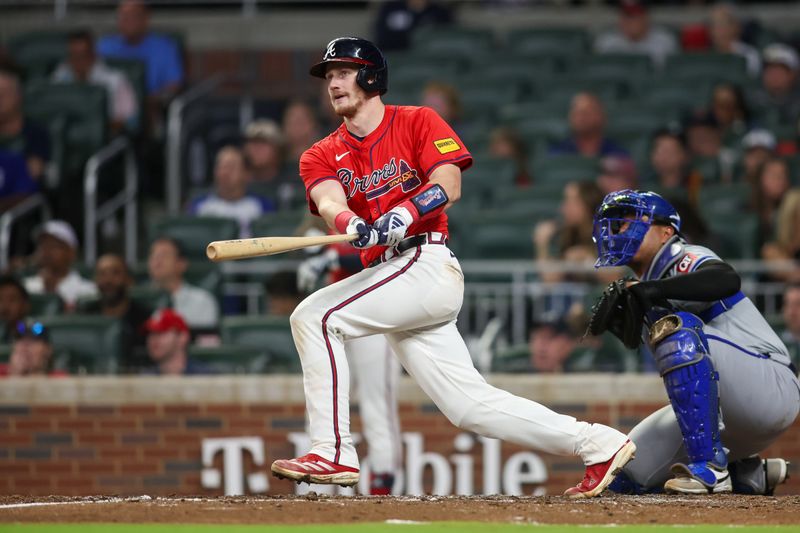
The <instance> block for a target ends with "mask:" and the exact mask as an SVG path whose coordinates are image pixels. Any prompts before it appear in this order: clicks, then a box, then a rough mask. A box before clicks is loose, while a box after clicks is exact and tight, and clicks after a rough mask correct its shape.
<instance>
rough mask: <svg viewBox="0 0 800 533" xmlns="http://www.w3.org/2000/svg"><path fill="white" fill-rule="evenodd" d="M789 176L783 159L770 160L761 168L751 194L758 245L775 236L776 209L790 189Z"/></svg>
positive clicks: (786, 164)
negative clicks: (756, 225)
mask: <svg viewBox="0 0 800 533" xmlns="http://www.w3.org/2000/svg"><path fill="white" fill-rule="evenodd" d="M789 175H790V174H789V165H788V163H787V162H786V160H785V159H780V158H772V159H770V160H769V161H767V162H766V163H764V164H763V165H762V167H761V172H759V175H758V181H757V182H756V184H755V186H754V187H753V192H752V194H751V199H752V205H751V209H752V211H754V212H755V213H756V214H757V215H758V225H759V231H758V234H759V244H764V243H766V242H769V241H771V240H773V238H774V236H775V234H776V229H777V225H776V223H777V216H778V209H779V207H780V205H781V201H782V200H783V197H784V195H785V194H786V193H787V192H788V191H789V188H790V187H791V181H790V180H789ZM794 230H795V231H796V228H795V229H794Z"/></svg>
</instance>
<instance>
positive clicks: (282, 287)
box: [264, 270, 306, 316]
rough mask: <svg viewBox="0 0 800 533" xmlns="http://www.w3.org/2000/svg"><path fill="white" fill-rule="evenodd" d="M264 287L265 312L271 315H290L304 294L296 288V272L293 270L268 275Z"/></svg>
mask: <svg viewBox="0 0 800 533" xmlns="http://www.w3.org/2000/svg"><path fill="white" fill-rule="evenodd" d="M264 289H265V291H266V294H267V314H268V315H272V316H289V315H291V314H292V311H294V308H295V307H297V305H298V304H299V303H300V302H301V301H303V298H305V296H306V295H305V294H303V293H301V292H300V290H299V289H298V288H297V272H295V271H293V270H282V271H280V272H275V273H274V274H272V275H270V276H269V277H268V278H267V281H266V283H264Z"/></svg>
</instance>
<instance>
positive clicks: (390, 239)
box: [372, 207, 414, 246]
mask: <svg viewBox="0 0 800 533" xmlns="http://www.w3.org/2000/svg"><path fill="white" fill-rule="evenodd" d="M413 221H414V218H413V217H412V216H411V213H409V212H408V209H406V208H405V207H395V208H394V209H392V210H390V211H388V212H386V213H385V214H384V215H383V216H381V217H380V218H379V219H378V220H376V221H375V223H374V224H372V227H373V228H375V230H377V232H378V244H381V245H383V246H397V244H398V243H399V242H400V241H402V240H403V239H404V238H405V236H406V232H407V231H408V227H409V226H410V225H411V223H412V222H413Z"/></svg>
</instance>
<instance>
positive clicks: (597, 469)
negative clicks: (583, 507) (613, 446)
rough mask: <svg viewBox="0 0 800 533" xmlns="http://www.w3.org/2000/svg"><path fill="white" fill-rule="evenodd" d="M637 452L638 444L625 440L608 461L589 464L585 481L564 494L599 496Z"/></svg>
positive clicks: (585, 496) (581, 496)
mask: <svg viewBox="0 0 800 533" xmlns="http://www.w3.org/2000/svg"><path fill="white" fill-rule="evenodd" d="M635 453H636V445H635V444H634V443H632V442H631V441H629V440H628V441H625V444H623V445H622V447H621V448H620V449H619V450H617V453H615V454H614V455H613V456H612V457H611V459H609V460H608V461H606V462H604V463H597V464H593V465H589V466H587V467H586V475H585V476H583V481H581V482H580V483H578V484H577V485H576V486H574V487H570V488H568V489H567V490H565V491H564V496H569V497H570V498H592V497H594V496H598V495H599V494H600V493H601V492H603V491H604V490H605V488H606V487H608V485H609V483H611V482H612V481H614V476H616V475H617V474H618V473H619V471H620V470H622V467H623V466H625V465H626V464H627V463H628V461H630V460H631V459H633V457H634V455H635Z"/></svg>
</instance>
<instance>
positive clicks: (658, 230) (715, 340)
mask: <svg viewBox="0 0 800 533" xmlns="http://www.w3.org/2000/svg"><path fill="white" fill-rule="evenodd" d="M680 230H681V219H680V216H679V215H678V213H677V212H676V211H675V208H674V207H672V205H670V204H669V203H668V202H667V201H666V200H664V199H663V198H662V197H661V196H659V195H657V194H655V193H652V192H641V191H632V190H623V191H618V192H614V193H611V194H609V195H608V196H606V198H605V199H604V201H603V203H602V204H601V205H600V207H599V208H598V210H597V213H596V215H595V223H594V238H595V242H596V243H597V251H598V260H597V263H596V265H595V266H597V267H607V266H618V265H628V266H629V267H630V268H631V269H632V270H633V272H634V273H635V274H636V276H637V278H638V282H637V281H624V280H623V281H622V282H621V283H616V284H612V286H610V288H609V289H607V290H606V292H605V293H604V296H603V297H602V298H601V301H600V302H599V303H598V305H597V306H595V313H594V316H593V317H592V321H591V324H590V330H591V332H592V333H599V332H600V331H602V330H605V329H608V330H610V331H612V332H613V333H615V334H616V335H617V336H619V337H620V338H621V339H622V340H623V342H625V343H626V344H627V345H628V346H629V347H631V348H634V347H637V346H638V345H639V343H640V342H641V341H644V342H645V343H647V344H648V345H649V348H650V350H651V352H652V354H653V356H654V358H655V361H656V365H657V367H658V369H659V372H660V374H661V376H662V377H663V380H664V386H665V387H666V391H667V395H668V397H669V400H670V405H668V406H666V407H664V408H663V409H660V410H659V411H656V412H655V413H653V414H652V415H650V416H649V417H648V418H646V419H645V420H644V421H642V422H641V423H640V424H639V425H637V426H636V427H635V428H634V429H633V431H632V432H631V439H632V440H633V441H634V442H635V443H636V445H637V448H638V457H637V459H636V461H635V462H633V463H631V464H630V465H629V466H627V467H625V469H624V473H623V474H622V475H620V476H619V477H618V478H617V480H615V482H614V483H613V484H612V486H611V488H612V489H613V490H617V491H622V492H645V491H660V490H662V488H663V490H666V491H667V492H669V493H684V494H708V493H719V492H732V491H735V492H742V493H750V494H771V493H772V491H773V490H774V489H775V486H776V485H778V484H779V483H782V482H783V481H785V480H786V476H787V463H786V461H784V460H783V459H767V460H765V461H764V460H762V459H760V458H759V457H758V456H756V455H754V454H757V453H758V452H759V451H761V450H763V449H764V448H766V447H767V446H769V445H770V444H771V443H772V442H773V441H775V439H777V438H778V437H779V436H780V435H781V434H782V433H783V432H784V431H785V430H786V429H787V428H788V427H789V426H790V425H791V424H792V422H793V421H794V419H795V417H796V416H797V414H798V409H800V384H799V383H798V380H797V377H796V370H795V368H794V367H793V366H792V365H791V361H790V359H789V356H788V353H787V350H786V347H785V346H784V344H783V342H781V340H780V339H779V338H778V336H777V335H776V334H775V332H774V331H773V330H772V328H770V326H769V325H768V324H767V322H766V320H764V318H763V317H762V316H761V314H760V313H759V312H758V310H757V309H756V307H755V306H754V305H753V303H752V302H751V301H750V299H749V298H747V297H746V296H745V295H744V294H743V293H742V292H741V291H740V279H739V276H738V274H737V273H736V271H735V270H734V269H733V268H732V267H731V266H729V265H728V264H727V263H725V262H723V261H722V259H720V258H719V256H717V255H716V254H715V253H714V252H712V251H711V250H709V249H708V248H704V247H702V246H694V245H690V244H688V243H686V241H685V240H684V239H683V238H682V236H681V233H680ZM643 325H644V326H647V327H646V328H644V329H643V327H642V326H643Z"/></svg>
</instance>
